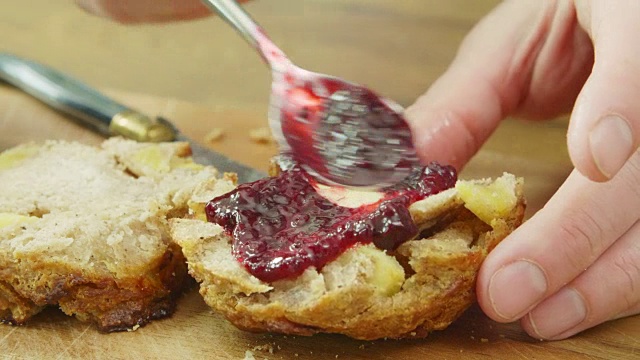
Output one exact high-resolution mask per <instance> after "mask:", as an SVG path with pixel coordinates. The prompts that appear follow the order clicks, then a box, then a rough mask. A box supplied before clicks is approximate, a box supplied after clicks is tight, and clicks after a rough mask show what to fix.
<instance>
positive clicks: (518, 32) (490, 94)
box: [406, 1, 544, 169]
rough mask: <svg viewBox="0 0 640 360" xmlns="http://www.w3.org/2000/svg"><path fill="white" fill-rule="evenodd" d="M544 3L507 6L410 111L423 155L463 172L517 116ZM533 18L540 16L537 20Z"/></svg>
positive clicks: (474, 36)
mask: <svg viewBox="0 0 640 360" xmlns="http://www.w3.org/2000/svg"><path fill="white" fill-rule="evenodd" d="M541 3H543V2H537V1H535V2H531V1H529V2H518V1H506V2H503V3H502V4H501V5H499V6H498V7H497V8H495V9H494V10H493V11H492V12H491V13H490V14H489V15H488V16H486V17H485V18H484V19H483V20H481V21H480V22H479V23H478V24H477V25H476V27H475V28H474V29H473V30H472V31H471V32H470V33H469V35H468V36H467V37H466V38H465V40H464V41H463V43H462V45H461V47H460V49H459V50H458V54H457V56H456V58H455V60H454V61H453V63H452V64H451V66H450V67H449V69H448V70H447V71H446V72H445V73H444V74H443V75H442V76H441V77H440V78H439V79H438V80H437V81H436V82H435V83H434V84H433V85H432V86H431V88H430V89H429V91H427V93H426V94H424V95H423V96H421V97H420V98H419V99H418V100H417V101H416V102H415V104H413V105H411V106H410V107H408V108H407V110H406V118H407V121H408V122H409V125H410V127H411V130H412V132H413V135H414V144H415V147H416V150H417V152H418V155H419V156H420V157H421V159H422V160H423V161H424V162H430V161H439V162H441V163H445V164H451V165H453V166H455V167H456V168H458V169H460V168H461V167H462V166H463V165H464V164H465V163H466V162H467V161H468V160H469V159H470V158H471V157H472V156H473V155H474V154H475V153H476V152H477V151H478V149H479V148H480V146H482V144H483V143H484V142H485V140H486V139H487V138H488V137H489V136H490V135H491V133H492V132H493V131H494V130H495V128H496V127H497V126H498V124H499V123H500V121H501V120H502V119H503V118H504V117H505V116H506V115H507V114H508V113H510V112H512V111H514V109H515V107H516V106H517V104H518V101H519V98H520V97H521V93H522V90H521V88H522V87H524V86H525V85H526V80H527V75H526V72H527V71H522V70H526V69H523V67H524V68H526V67H530V66H531V65H530V64H529V61H530V59H528V58H527V56H526V55H524V56H523V55H521V54H527V55H528V54H530V53H532V52H533V51H531V49H532V48H535V46H536V42H537V37H538V35H537V34H533V35H532V34H531V31H530V30H531V29H532V28H535V27H536V26H537V24H536V23H537V18H539V17H540V16H543V15H542V13H543V12H544V9H543V8H544V5H541ZM532 13H534V14H537V15H539V16H532Z"/></svg>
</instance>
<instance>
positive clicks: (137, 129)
mask: <svg viewBox="0 0 640 360" xmlns="http://www.w3.org/2000/svg"><path fill="white" fill-rule="evenodd" d="M109 131H110V132H111V134H113V135H121V136H124V137H126V138H128V139H132V140H136V141H142V142H161V141H172V140H174V139H175V137H176V133H175V130H174V129H173V128H172V127H170V126H167V124H165V123H162V122H158V121H157V120H155V119H152V118H150V117H148V116H146V115H144V114H141V113H139V112H137V111H125V112H121V113H119V114H116V115H115V116H114V117H113V119H111V124H109Z"/></svg>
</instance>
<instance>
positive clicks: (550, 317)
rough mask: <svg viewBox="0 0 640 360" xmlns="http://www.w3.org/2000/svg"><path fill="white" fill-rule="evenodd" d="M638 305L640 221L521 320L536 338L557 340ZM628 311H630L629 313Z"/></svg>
mask: <svg viewBox="0 0 640 360" xmlns="http://www.w3.org/2000/svg"><path fill="white" fill-rule="evenodd" d="M639 305H640V222H637V223H636V224H635V225H634V226H633V227H632V228H631V229H630V230H629V231H628V232H627V233H625V234H624V235H623V236H622V237H621V238H620V239H619V240H618V241H616V243H615V244H614V245H613V246H611V247H610V248H609V249H608V250H607V251H606V252H605V253H604V254H603V255H602V256H601V257H600V258H599V259H598V261H597V262H596V263H595V264H594V265H593V266H591V267H590V268H588V269H587V270H586V271H585V272H584V273H583V274H582V275H580V276H579V277H578V278H577V279H576V280H574V281H572V282H571V283H570V284H569V285H567V286H565V287H563V288H562V289H560V291H558V292H557V293H555V294H554V295H552V296H551V297H549V298H548V299H546V300H544V301H543V302H542V303H540V304H539V305H538V306H536V308H535V309H533V311H531V312H530V313H529V314H528V315H527V316H526V317H525V318H524V319H523V321H522V326H523V328H524V329H525V330H526V331H527V333H529V334H530V335H531V336H533V337H535V338H538V339H546V340H559V339H564V338H567V337H569V336H572V335H574V334H576V333H578V332H581V331H583V330H586V329H589V328H591V327H593V326H595V325H598V324H600V323H603V322H605V321H608V320H612V319H614V318H616V317H619V316H620V315H621V314H625V313H628V312H630V311H634V312H636V313H637V312H638V310H640V309H638V306H639ZM629 315H631V314H629Z"/></svg>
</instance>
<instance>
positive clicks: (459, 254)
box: [170, 168, 525, 340]
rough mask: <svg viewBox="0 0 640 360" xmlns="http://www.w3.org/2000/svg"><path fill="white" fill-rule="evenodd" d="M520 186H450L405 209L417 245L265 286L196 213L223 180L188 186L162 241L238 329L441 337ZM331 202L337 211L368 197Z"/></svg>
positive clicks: (358, 249)
mask: <svg viewBox="0 0 640 360" xmlns="http://www.w3.org/2000/svg"><path fill="white" fill-rule="evenodd" d="M273 169H276V170H277V168H273ZM273 169H272V170H273ZM522 187H523V181H522V179H519V178H516V177H514V176H513V175H510V174H504V175H503V176H502V177H500V178H498V179H496V180H488V179H487V180H478V181H458V183H457V185H456V187H455V188H451V189H449V190H446V191H443V192H441V193H439V194H437V195H433V196H430V197H428V198H426V199H424V200H421V201H418V202H416V203H413V204H412V205H411V206H410V208H409V210H410V212H411V216H412V218H413V220H414V222H415V223H416V224H417V225H418V226H419V227H420V228H421V229H422V232H421V236H419V237H418V238H417V239H414V240H410V241H408V242H405V243H403V244H402V245H400V246H399V247H398V248H397V249H396V250H395V251H392V252H387V251H383V250H380V249H378V248H377V247H375V246H374V245H373V244H358V245H355V246H353V247H351V248H349V249H348V250H346V251H345V252H344V253H342V254H341V255H340V256H339V257H338V258H336V259H335V260H333V261H331V262H329V263H327V264H326V265H325V266H323V267H322V268H321V269H316V268H314V267H310V268H307V269H306V270H305V271H304V273H302V275H300V276H298V277H297V278H294V279H285V280H278V281H274V282H271V283H267V282H264V281H261V280H259V279H258V278H256V277H254V276H253V275H251V274H250V273H249V272H248V271H247V270H246V268H244V267H243V266H242V265H241V264H240V263H239V262H238V261H237V260H236V259H235V257H234V256H233V255H232V252H231V246H232V245H231V242H232V238H231V236H230V235H229V234H227V233H226V232H225V230H224V229H223V228H222V227H220V226H218V225H217V224H213V223H210V222H206V219H205V217H204V215H203V210H202V209H203V208H204V206H205V203H206V202H207V201H208V200H209V199H212V198H214V197H216V196H219V195H222V194H224V193H226V192H228V191H230V190H231V189H233V188H234V183H233V181H232V179H228V178H226V179H219V180H216V179H212V180H209V181H207V182H205V183H203V184H202V185H201V186H200V187H199V188H197V190H196V192H195V193H194V195H193V197H192V200H191V203H190V204H191V208H192V211H191V214H190V215H189V216H188V217H187V218H184V219H178V218H175V219H171V220H170V223H171V234H172V238H173V239H174V241H176V242H177V243H178V244H179V245H180V246H181V247H182V251H183V253H184V255H185V257H186V259H187V262H188V264H189V272H190V274H191V275H193V277H195V279H196V280H197V281H198V282H200V293H201V294H202V296H203V297H204V299H205V301H206V303H207V304H208V305H209V306H211V307H212V308H213V309H215V310H216V311H218V312H220V313H222V314H223V315H224V316H225V317H226V318H227V319H228V320H229V321H231V322H232V323H233V324H235V325H236V326H237V327H239V328H241V329H245V330H249V331H271V332H280V333H285V334H297V335H311V334H314V333H318V332H328V333H340V334H345V335H348V336H351V337H354V338H357V339H366V340H372V339H379V338H402V337H421V336H426V335H427V334H428V333H429V332H431V331H434V330H441V329H444V328H445V327H447V326H448V325H449V324H450V323H451V322H452V321H454V320H455V319H456V318H458V317H459V316H460V315H461V314H462V313H463V312H464V311H465V309H467V308H468V307H469V306H470V305H471V304H472V303H473V302H474V301H475V293H474V285H475V281H476V274H477V271H478V269H479V267H480V265H481V263H482V261H483V260H484V258H485V257H486V255H487V254H488V253H489V251H491V250H492V249H493V248H494V247H495V246H496V245H497V244H498V243H499V242H500V241H501V240H502V239H503V238H505V237H506V236H507V235H508V234H509V233H510V232H511V231H512V230H513V229H515V228H516V227H517V226H518V225H519V224H520V223H521V222H522V219H523V216H524V208H525V200H524V197H523V194H522ZM325 193H326V194H328V195H330V194H331V191H325ZM340 194H341V199H339V200H336V201H338V204H339V205H340V204H341V203H340V202H339V201H349V202H350V203H353V202H354V201H355V202H357V199H354V197H355V198H358V197H362V198H367V197H368V196H367V195H366V194H362V193H354V195H353V196H345V195H344V194H345V193H344V190H342V191H340ZM374 198H375V197H374ZM363 201H364V202H366V200H363ZM349 206H351V204H350V205H349Z"/></svg>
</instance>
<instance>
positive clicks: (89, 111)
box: [0, 53, 176, 142]
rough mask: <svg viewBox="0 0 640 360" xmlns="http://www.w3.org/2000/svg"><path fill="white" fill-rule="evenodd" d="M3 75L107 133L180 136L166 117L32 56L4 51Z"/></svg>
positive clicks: (162, 137) (0, 65) (159, 138)
mask: <svg viewBox="0 0 640 360" xmlns="http://www.w3.org/2000/svg"><path fill="white" fill-rule="evenodd" d="M0 79H1V80H4V81H6V82H8V83H9V84H12V85H13V86H15V87H17V88H19V89H21V90H23V91H24V92H26V93H28V94H30V95H31V96H33V97H35V98H36V99H38V100H40V101H42V102H44V103H45V104H47V105H49V106H51V107H53V108H54V109H57V110H59V111H61V112H63V113H65V114H67V115H70V116H72V117H74V118H76V119H78V120H80V122H81V123H82V124H83V125H85V126H87V127H90V128H91V129H92V130H94V131H96V132H98V133H100V134H102V135H104V136H114V135H119V136H123V137H126V138H129V139H133V140H137V141H151V142H158V141H171V140H174V139H175V137H176V131H175V128H173V126H171V124H168V123H167V122H166V121H164V120H162V119H152V118H150V117H148V116H146V115H144V114H142V113H140V112H138V111H135V110H133V109H130V108H128V107H126V106H124V105H122V104H119V103H118V102H116V101H114V100H112V99H110V98H108V97H106V96H105V95H103V94H101V93H100V92H98V91H97V90H95V89H92V88H91V87H89V86H87V85H86V84H84V83H82V82H80V81H78V80H76V79H74V78H72V77H70V76H69V75H66V74H63V73H61V72H59V71H57V70H54V69H52V68H50V67H48V66H45V65H42V64H39V63H36V62H33V61H31V60H26V59H22V58H19V57H17V56H14V55H11V54H6V53H0Z"/></svg>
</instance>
